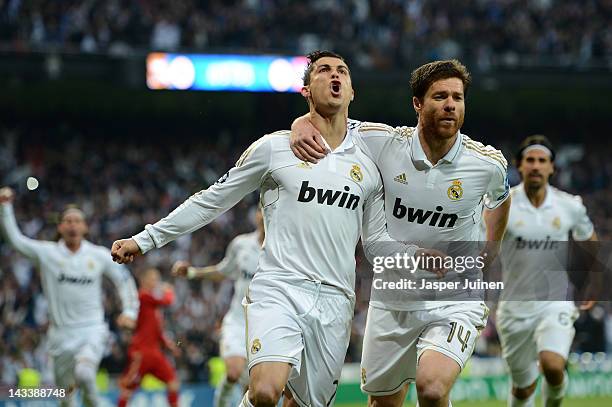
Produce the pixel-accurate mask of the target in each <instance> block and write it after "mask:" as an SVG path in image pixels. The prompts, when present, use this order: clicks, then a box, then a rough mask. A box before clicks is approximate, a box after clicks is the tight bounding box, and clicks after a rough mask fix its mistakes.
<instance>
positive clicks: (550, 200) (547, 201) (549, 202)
mask: <svg viewBox="0 0 612 407" xmlns="http://www.w3.org/2000/svg"><path fill="white" fill-rule="evenodd" d="M519 192H520V194H521V201H520V205H521V207H523V208H524V209H533V210H539V209H548V208H552V207H553V206H554V204H555V202H554V201H555V197H554V195H553V190H552V187H551V186H550V184H547V185H546V197H545V198H544V202H542V205H540V206H539V207H537V208H536V207H535V206H533V205H532V203H531V201H530V200H529V198H528V197H527V193H526V192H525V184H524V183H523V182H521V183H520V184H519Z"/></svg>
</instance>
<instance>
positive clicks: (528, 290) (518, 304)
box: [499, 183, 594, 315]
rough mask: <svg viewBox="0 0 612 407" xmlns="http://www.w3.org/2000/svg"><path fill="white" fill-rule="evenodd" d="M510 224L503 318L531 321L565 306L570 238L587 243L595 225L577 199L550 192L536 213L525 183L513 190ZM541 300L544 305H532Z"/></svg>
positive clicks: (505, 248) (554, 190)
mask: <svg viewBox="0 0 612 407" xmlns="http://www.w3.org/2000/svg"><path fill="white" fill-rule="evenodd" d="M511 196H512V204H511V206H510V218H509V219H508V226H507V228H506V234H505V236H504V240H503V245H502V253H501V263H502V276H503V279H504V283H505V287H504V290H503V291H502V296H501V299H502V300H505V301H502V302H501V303H500V307H499V308H500V312H505V313H511V314H520V315H523V314H524V315H527V314H532V313H533V311H534V310H535V309H536V308H538V307H543V306H545V305H546V304H547V302H546V300H563V299H564V298H565V297H566V295H567V293H568V291H567V290H568V288H569V281H568V277H567V260H568V246H567V244H566V242H567V241H568V239H569V235H570V233H571V234H572V238H573V239H574V240H578V241H583V240H588V239H590V238H591V236H592V235H593V231H594V229H593V223H592V222H591V220H590V219H589V217H588V215H587V212H586V208H585V206H584V204H583V203H582V199H581V198H580V197H579V196H574V195H571V194H568V193H566V192H563V191H560V190H558V189H557V188H554V187H552V186H548V187H547V188H546V198H545V199H544V202H543V203H542V205H540V206H539V207H537V208H536V207H534V206H533V205H532V204H531V202H530V201H529V198H528V197H527V194H526V193H525V187H524V185H523V184H522V183H521V184H519V185H517V186H515V187H513V188H512V189H511ZM529 300H541V301H529Z"/></svg>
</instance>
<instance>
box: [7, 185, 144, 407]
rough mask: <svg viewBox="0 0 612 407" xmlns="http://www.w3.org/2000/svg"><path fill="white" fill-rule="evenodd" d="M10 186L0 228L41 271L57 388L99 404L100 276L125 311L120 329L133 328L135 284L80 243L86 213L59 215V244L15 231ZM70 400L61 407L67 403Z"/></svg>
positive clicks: (103, 335)
mask: <svg viewBox="0 0 612 407" xmlns="http://www.w3.org/2000/svg"><path fill="white" fill-rule="evenodd" d="M13 198H14V193H13V191H12V190H11V189H10V188H7V187H5V188H2V189H0V221H1V223H0V225H1V226H2V229H3V231H4V235H5V236H6V238H7V240H8V242H9V243H10V244H11V246H13V248H14V249H15V250H17V251H18V252H19V253H21V254H22V255H24V256H26V257H28V258H29V259H31V260H32V261H34V262H35V263H36V265H37V267H38V268H39V270H40V279H41V280H42V287H43V291H44V293H45V297H46V298H47V300H48V301H49V315H50V322H51V323H50V327H49V333H48V342H49V352H50V354H51V356H52V357H53V370H54V376H55V384H56V386H58V387H60V388H64V389H74V388H75V387H79V388H80V390H81V392H82V395H83V402H84V404H85V405H87V406H96V405H98V395H97V391H96V373H97V370H98V365H99V364H100V360H101V359H102V355H103V352H104V348H105V345H106V340H107V338H108V326H107V325H106V323H105V322H104V306H103V303H102V297H101V294H102V276H103V275H106V276H108V277H109V278H110V279H111V280H112V281H113V283H114V284H115V286H116V287H117V290H118V291H119V295H120V297H121V303H122V306H123V312H122V313H121V315H119V317H118V318H117V324H118V325H119V326H120V327H125V328H133V327H134V324H135V320H136V315H137V314H138V297H137V295H136V285H135V284H134V280H133V279H132V276H131V275H130V273H129V271H128V270H127V269H126V268H125V267H121V266H119V265H117V264H115V263H113V262H112V261H109V254H110V253H109V251H108V249H106V248H104V247H101V246H96V245H94V244H92V243H90V242H88V241H87V240H85V239H84V236H85V234H86V233H87V224H86V223H85V215H84V214H83V212H82V211H81V210H79V209H77V208H69V209H67V210H66V211H64V213H63V214H62V219H61V222H60V224H59V225H58V227H57V231H58V232H59V234H60V236H61V239H60V240H59V241H58V242H46V241H38V240H33V239H30V238H27V237H25V236H24V235H22V234H21V232H20V231H19V228H18V226H17V222H16V220H15V215H14V213H13V205H12V201H13ZM73 397H74V393H73V392H71V394H70V397H68V398H66V399H63V400H62V405H71V403H72V402H73V401H74V400H72V398H73Z"/></svg>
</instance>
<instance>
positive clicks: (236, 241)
mask: <svg viewBox="0 0 612 407" xmlns="http://www.w3.org/2000/svg"><path fill="white" fill-rule="evenodd" d="M255 235H256V232H249V233H242V234H240V235H238V236H236V237H234V238H233V239H232V241H231V243H230V244H233V245H235V246H240V245H244V244H249V243H251V242H252V241H253V239H254V238H255Z"/></svg>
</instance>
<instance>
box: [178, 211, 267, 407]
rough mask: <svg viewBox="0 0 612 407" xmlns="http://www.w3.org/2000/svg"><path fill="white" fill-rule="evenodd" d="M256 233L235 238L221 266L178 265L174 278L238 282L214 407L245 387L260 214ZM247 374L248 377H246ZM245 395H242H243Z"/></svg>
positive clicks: (225, 333) (260, 234)
mask: <svg viewBox="0 0 612 407" xmlns="http://www.w3.org/2000/svg"><path fill="white" fill-rule="evenodd" d="M255 224H256V225H257V229H256V230H255V231H253V232H251V233H245V234H243V235H239V236H236V237H235V238H234V239H233V240H232V241H231V242H230V244H229V245H228V246H227V250H226V252H225V257H224V258H223V260H222V261H221V262H220V263H219V264H215V265H213V266H208V267H192V266H191V264H190V263H189V262H186V261H177V262H176V263H175V264H174V266H173V267H172V274H173V275H175V276H182V277H188V278H202V279H208V280H212V281H221V280H223V279H225V278H230V279H232V280H235V284H234V296H233V297H232V302H231V304H230V308H229V310H228V311H227V314H225V317H224V318H223V323H222V325H221V342H220V349H221V357H222V358H223V360H224V362H225V372H226V373H225V376H224V377H223V379H222V380H221V381H220V382H219V385H218V386H217V390H216V391H215V400H214V405H215V406H216V407H228V406H229V405H230V404H229V403H230V402H231V400H232V398H233V397H232V396H233V394H234V390H235V388H236V386H238V387H241V390H242V388H243V387H246V385H247V384H248V372H245V368H246V364H247V352H246V338H245V336H244V334H245V332H246V321H245V318H244V309H243V308H242V299H243V298H244V297H245V295H246V293H247V289H248V287H249V283H250V282H251V280H252V279H253V276H254V275H255V271H256V270H257V262H258V260H259V256H260V255H261V252H262V250H261V245H262V244H263V241H264V237H265V232H264V225H263V215H262V213H261V210H257V211H256V212H255ZM245 373H246V374H245ZM242 393H243V392H240V394H241V395H242Z"/></svg>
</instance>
